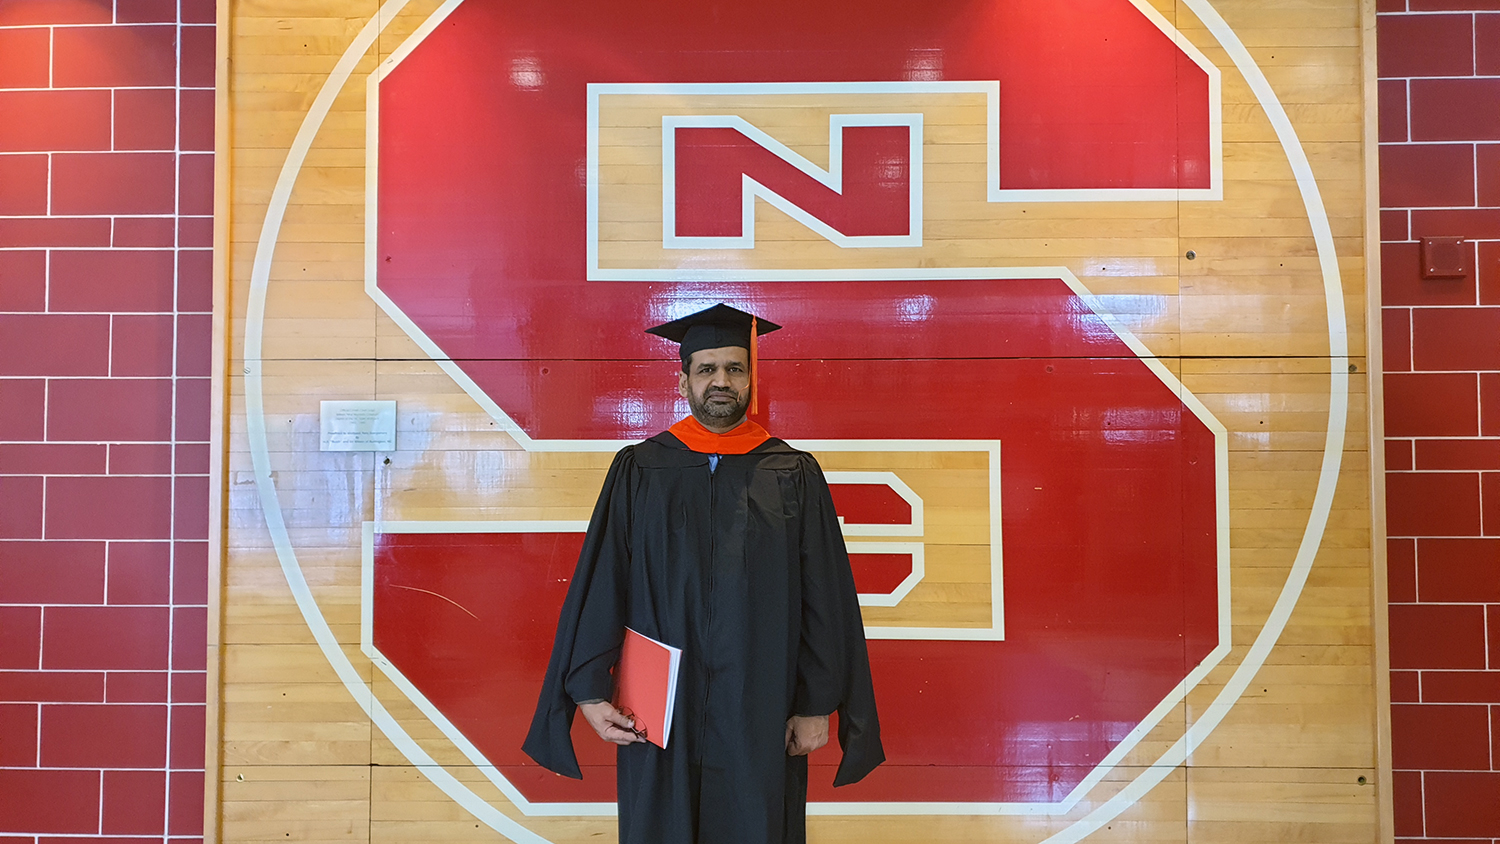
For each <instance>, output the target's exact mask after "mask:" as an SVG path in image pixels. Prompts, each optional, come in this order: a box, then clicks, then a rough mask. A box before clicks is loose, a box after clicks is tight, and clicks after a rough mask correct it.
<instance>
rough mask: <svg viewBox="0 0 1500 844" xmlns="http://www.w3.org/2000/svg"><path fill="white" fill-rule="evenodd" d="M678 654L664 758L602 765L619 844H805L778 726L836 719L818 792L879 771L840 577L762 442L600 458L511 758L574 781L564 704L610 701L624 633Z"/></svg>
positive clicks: (836, 559) (656, 755)
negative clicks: (595, 491) (832, 758)
mask: <svg viewBox="0 0 1500 844" xmlns="http://www.w3.org/2000/svg"><path fill="white" fill-rule="evenodd" d="M627 625H628V626H630V627H631V628H632V629H634V630H637V631H639V632H640V633H643V634H645V635H647V636H650V637H652V638H654V639H658V640H660V641H663V642H666V643H667V644H669V645H674V646H676V647H680V648H682V651H683V653H682V664H681V668H680V669H679V672H680V673H679V675H678V686H677V701H676V704H675V706H676V713H675V715H674V722H673V724H672V734H671V738H670V740H669V741H668V742H667V748H666V750H662V749H660V748H658V747H656V746H655V745H653V744H649V743H644V742H642V743H637V744H632V745H628V746H624V747H621V748H619V751H618V754H617V761H618V771H619V810H620V841H621V844H695V843H696V842H704V844H736V843H737V842H744V844H796V843H797V842H802V841H805V840H806V818H805V815H806V804H807V757H805V756H799V757H793V756H787V754H786V747H785V737H786V720H787V718H788V717H790V716H792V715H826V714H829V713H832V712H834V711H835V710H836V711H837V712H838V737H839V743H840V745H841V746H842V748H843V760H842V762H841V763H840V765H839V769H838V774H837V776H836V777H835V779H834V784H835V785H845V784H847V783H852V782H857V781H858V780H860V779H861V778H862V777H864V776H865V775H866V774H867V773H869V772H870V771H871V770H873V769H874V768H875V766H876V765H879V764H880V763H881V762H882V761H883V760H884V759H885V754H884V751H883V750H882V749H881V745H880V726H879V723H878V721H877V719H876V714H875V694H874V690H873V688H872V686H871V682H870V663H869V657H868V654H867V653H866V649H865V639H864V626H863V623H862V621H861V618H860V613H859V603H858V598H857V596H856V594H855V589H854V577H853V574H852V573H851V571H850V568H849V557H848V554H847V552H846V551H845V548H844V541H843V536H842V534H841V532H840V530H839V524H838V520H837V518H836V516H835V514H834V509H833V499H832V497H831V496H830V495H829V492H828V484H827V481H825V480H824V478H823V473H822V470H821V469H820V468H819V467H818V463H817V461H816V460H814V459H813V457H812V455H810V454H807V453H806V452H802V451H798V450H796V449H794V448H792V447H791V446H789V445H787V444H786V443H784V442H782V441H781V440H779V439H774V438H773V439H770V440H768V441H766V442H764V443H762V444H761V445H760V446H758V447H757V448H755V449H754V450H753V451H751V452H750V453H748V454H742V455H734V454H726V455H723V456H722V457H720V458H719V464H718V468H717V469H716V470H715V471H713V472H712V473H710V471H709V461H708V455H706V454H699V453H697V452H694V451H690V450H688V448H687V447H686V446H685V445H683V444H682V442H681V441H679V440H678V439H677V438H676V437H674V436H672V435H671V434H669V433H662V434H658V435H657V436H655V437H653V438H651V439H649V440H646V441H645V442H642V443H639V444H636V445H632V446H627V447H626V448H624V449H622V450H621V451H620V453H619V454H617V455H616V456H615V460H614V464H613V465H612V466H611V467H610V469H609V474H608V476H607V477H606V478H605V480H604V489H603V491H602V492H600V494H599V502H598V504H597V505H596V506H595V508H594V514H593V518H592V519H591V521H590V523H589V529H588V534H587V535H586V536H585V538H584V543H583V551H582V553H581V554H580V555H579V559H578V568H577V570H576V571H575V572H574V575H573V581H572V583H571V584H570V585H569V587H568V595H567V598H566V600H565V601H564V603H563V607H562V613H561V617H560V619H559V621H558V625H557V638H556V640H555V641H554V643H553V646H552V658H551V661H550V663H549V665H548V666H547V674H546V677H545V679H544V681H543V685H542V693H541V699H540V700H539V701H538V702H537V709H536V715H535V717H534V718H533V719H532V722H531V729H530V732H529V733H528V734H527V736H526V742H525V744H524V745H523V749H524V750H525V751H526V753H527V754H528V755H530V756H531V758H533V759H535V760H536V761H537V762H538V763H540V764H541V765H543V766H544V767H546V768H549V769H551V770H553V771H556V772H557V773H559V774H564V775H566V776H570V777H574V778H581V777H582V773H581V772H580V771H579V768H578V761H577V757H576V756H575V755H574V751H573V745H572V741H571V737H570V734H569V730H570V728H571V726H572V722H573V714H574V711H575V705H574V701H580V700H591V699H601V698H602V699H609V698H610V697H611V691H612V689H611V681H610V668H611V666H613V665H614V663H615V662H616V661H617V659H618V657H619V652H620V644H621V641H622V639H623V635H624V632H623V628H624V627H625V626H627Z"/></svg>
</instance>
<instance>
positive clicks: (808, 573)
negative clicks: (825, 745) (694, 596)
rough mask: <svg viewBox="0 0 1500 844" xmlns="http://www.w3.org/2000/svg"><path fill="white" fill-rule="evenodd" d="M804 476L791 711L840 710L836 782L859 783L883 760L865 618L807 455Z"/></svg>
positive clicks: (825, 495)
mask: <svg viewBox="0 0 1500 844" xmlns="http://www.w3.org/2000/svg"><path fill="white" fill-rule="evenodd" d="M802 478H803V489H802V500H803V518H804V521H803V530H802V548H801V563H802V641H801V644H800V646H799V648H798V654H797V681H796V682H797V685H796V690H795V692H794V694H793V699H792V707H793V714H796V715H827V714H829V713H831V712H833V711H834V710H837V711H838V713H839V745H840V746H841V747H842V748H843V752H844V757H843V761H842V762H840V763H839V770H838V774H837V775H836V776H835V777H834V780H833V784H834V785H836V786H837V785H847V784H849V783H854V782H859V781H860V780H861V779H863V778H864V776H865V775H866V774H868V773H870V771H873V770H874V769H875V767H876V766H877V765H879V764H880V763H881V762H883V761H885V750H884V749H883V748H882V746H881V743H880V719H879V717H878V716H877V714H876V712H875V689H874V684H873V681H872V680H871V677H870V656H869V652H868V650H867V649H866V647H865V627H864V619H863V618H862V616H861V615H860V610H859V595H858V592H857V591H856V589H855V587H854V572H853V570H852V569H851V568H850V566H849V553H848V550H847V549H846V548H845V547H844V537H843V532H842V531H841V530H840V529H839V523H838V516H837V514H836V513H835V512H834V506H833V496H832V494H830V493H829V491H828V482H827V480H825V479H824V477H823V472H822V470H821V469H819V468H818V465H817V462H816V461H814V460H813V459H812V458H811V457H810V456H809V457H808V458H807V466H806V469H805V471H803V472H802Z"/></svg>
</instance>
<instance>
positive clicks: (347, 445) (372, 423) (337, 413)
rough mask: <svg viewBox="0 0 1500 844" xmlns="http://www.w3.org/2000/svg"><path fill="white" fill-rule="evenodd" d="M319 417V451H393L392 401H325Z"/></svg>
mask: <svg viewBox="0 0 1500 844" xmlns="http://www.w3.org/2000/svg"><path fill="white" fill-rule="evenodd" d="M320 416H321V423H322V424H321V430H322V437H321V439H320V440H319V446H318V447H319V449H320V450H322V451H395V450H396V403H395V402H393V401H325V402H322V403H321V410H320Z"/></svg>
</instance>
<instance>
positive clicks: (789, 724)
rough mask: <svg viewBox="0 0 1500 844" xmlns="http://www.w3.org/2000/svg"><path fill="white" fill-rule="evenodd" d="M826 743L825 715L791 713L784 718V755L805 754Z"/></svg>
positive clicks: (826, 719) (826, 727)
mask: <svg viewBox="0 0 1500 844" xmlns="http://www.w3.org/2000/svg"><path fill="white" fill-rule="evenodd" d="M827 743H828V716H827V715H812V716H802V715H793V716H792V717H790V718H788V719H786V755H788V756H806V755H807V754H809V753H812V752H813V751H814V750H817V749H818V748H820V747H822V746H823V745H825V744H827Z"/></svg>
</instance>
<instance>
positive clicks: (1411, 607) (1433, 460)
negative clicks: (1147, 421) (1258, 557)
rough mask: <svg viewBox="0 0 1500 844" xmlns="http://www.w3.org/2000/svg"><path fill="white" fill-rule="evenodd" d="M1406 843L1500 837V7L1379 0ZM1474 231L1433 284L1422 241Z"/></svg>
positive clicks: (1401, 824)
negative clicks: (1447, 273) (1461, 268)
mask: <svg viewBox="0 0 1500 844" xmlns="http://www.w3.org/2000/svg"><path fill="white" fill-rule="evenodd" d="M1379 8H1380V14H1379V17H1378V33H1377V35H1378V39H1379V40H1378V52H1377V57H1378V58H1377V64H1378V67H1379V75H1380V83H1379V84H1380V102H1379V108H1380V206H1381V219H1380V224H1381V271H1382V273H1383V285H1382V292H1383V296H1384V312H1383V318H1384V329H1385V348H1384V353H1385V370H1386V374H1385V401H1386V408H1385V432H1386V443H1385V449H1386V464H1387V471H1388V474H1387V476H1386V484H1387V498H1386V506H1387V510H1388V514H1389V527H1390V537H1391V538H1390V547H1389V551H1390V556H1389V559H1390V600H1391V605H1390V638H1391V643H1390V644H1391V698H1392V707H1391V733H1392V735H1391V751H1392V757H1393V762H1394V765H1395V769H1396V775H1395V792H1396V805H1395V810H1396V834H1397V837H1398V840H1408V841H1415V840H1426V839H1436V838H1446V839H1465V840H1476V839H1477V840H1485V841H1488V840H1492V839H1497V838H1500V6H1497V5H1496V4H1494V3H1492V2H1484V0H1380V4H1379ZM1453 236H1457V237H1463V238H1464V239H1465V241H1466V243H1465V245H1464V247H1463V248H1464V252H1465V255H1466V267H1465V274H1464V276H1463V277H1461V278H1447V279H1424V278H1422V276H1421V265H1420V263H1419V260H1420V239H1421V238H1423V237H1453Z"/></svg>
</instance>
